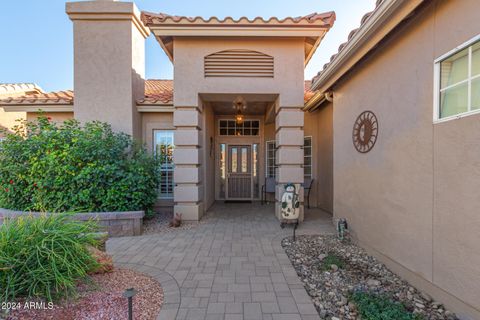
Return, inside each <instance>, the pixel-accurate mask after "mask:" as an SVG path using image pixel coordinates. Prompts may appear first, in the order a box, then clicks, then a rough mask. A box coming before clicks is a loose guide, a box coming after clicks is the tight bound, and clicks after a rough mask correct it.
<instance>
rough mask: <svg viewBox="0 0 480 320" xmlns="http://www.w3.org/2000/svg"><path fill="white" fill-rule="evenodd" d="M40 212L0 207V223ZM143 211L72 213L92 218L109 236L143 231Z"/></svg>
mask: <svg viewBox="0 0 480 320" xmlns="http://www.w3.org/2000/svg"><path fill="white" fill-rule="evenodd" d="M41 214H42V213H41V212H24V211H13V210H8V209H1V208H0V225H1V224H2V223H3V220H4V219H5V218H17V217H19V216H22V215H34V216H38V215H41ZM144 216H145V212H143V211H125V212H91V213H77V214H74V215H72V218H73V219H76V220H80V221H87V220H90V219H94V220H96V221H97V222H98V224H99V225H100V226H101V227H102V229H103V230H104V231H106V232H108V235H109V236H110V237H122V236H138V235H141V234H142V231H143V217H144Z"/></svg>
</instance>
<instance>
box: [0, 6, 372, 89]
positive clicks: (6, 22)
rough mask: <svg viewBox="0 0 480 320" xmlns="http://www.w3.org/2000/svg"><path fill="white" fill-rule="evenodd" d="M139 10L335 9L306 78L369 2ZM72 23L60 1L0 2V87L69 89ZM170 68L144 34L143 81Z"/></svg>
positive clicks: (295, 12)
mask: <svg viewBox="0 0 480 320" xmlns="http://www.w3.org/2000/svg"><path fill="white" fill-rule="evenodd" d="M135 3H136V4H137V6H138V7H139V9H140V10H145V11H151V12H165V13H169V14H176V15H187V16H203V17H210V16H217V17H225V16H232V17H234V18H238V17H241V16H247V17H249V18H254V17H256V16H262V17H271V16H276V17H279V18H283V17H287V16H293V17H295V16H300V15H306V14H309V13H312V12H325V11H332V10H333V11H335V12H336V14H337V21H336V22H335V25H334V26H333V29H331V30H330V32H329V33H328V34H327V36H326V37H325V39H324V41H323V42H322V44H321V45H320V47H319V49H318V50H317V52H316V53H315V55H314V57H313V58H312V60H311V61H310V63H309V65H308V66H307V68H306V69H305V79H310V78H312V77H313V76H314V75H315V74H316V73H317V72H318V71H319V70H320V69H321V68H322V67H323V65H324V64H325V63H326V62H327V61H329V59H330V56H331V55H332V54H334V53H335V52H337V48H338V46H339V45H340V44H341V43H342V42H344V41H345V40H346V39H347V36H348V33H349V32H350V31H351V30H352V29H354V28H356V27H358V25H359V24H360V19H361V17H362V16H363V15H364V14H365V13H366V12H368V11H371V10H372V9H373V8H374V6H375V0H241V1H238V0H237V1H231V0H203V1H200V0H136V1H135ZM72 37H73V35H72V23H71V22H70V20H69V19H68V17H67V15H66V14H65V1H64V0H15V1H11V0H1V1H0V83H12V82H35V83H37V84H38V85H39V86H40V87H42V88H43V89H44V90H47V91H54V90H65V89H72V88H73V39H72ZM172 72H173V67H172V64H171V63H170V61H169V60H168V58H167V57H166V55H165V54H164V52H163V51H162V49H161V48H160V46H159V44H158V43H157V42H156V41H155V39H154V38H153V37H152V36H150V37H149V38H148V39H147V43H146V78H147V79H153V78H156V79H171V78H172Z"/></svg>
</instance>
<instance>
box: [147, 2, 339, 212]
mask: <svg viewBox="0 0 480 320" xmlns="http://www.w3.org/2000/svg"><path fill="white" fill-rule="evenodd" d="M142 20H143V22H144V23H145V24H146V25H147V26H148V27H149V29H150V30H151V31H152V33H153V34H154V35H155V37H156V38H157V40H158V41H159V42H160V44H161V46H162V48H163V49H164V51H165V53H166V54H167V55H168V56H169V57H170V59H171V60H172V62H174V64H175V66H174V99H173V100H174V101H173V102H174V103H173V104H174V108H175V111H174V115H173V125H174V127H175V137H174V140H175V151H174V157H173V158H174V164H175V172H174V181H175V189H174V203H175V207H174V211H175V212H176V213H181V214H182V215H183V218H184V219H186V220H199V219H200V218H201V216H202V215H203V214H204V213H205V212H206V211H207V210H208V208H210V207H211V206H212V205H213V204H214V203H215V200H220V199H221V200H248V199H250V200H255V199H259V198H260V190H261V186H262V185H263V184H264V182H265V179H264V178H265V177H266V173H265V172H267V170H266V168H265V166H266V161H265V157H264V155H265V146H266V141H267V140H266V138H268V139H269V141H273V142H274V143H273V144H270V145H274V146H275V149H274V152H275V155H276V161H275V163H274V164H272V167H271V168H269V171H268V172H274V173H275V176H274V178H275V184H276V188H275V202H276V206H275V212H276V214H277V217H278V216H279V215H280V202H279V201H280V199H281V197H282V194H283V192H284V186H285V184H287V183H294V184H295V185H296V190H298V192H299V198H300V199H301V202H302V203H301V205H300V212H301V213H300V217H301V219H303V186H302V184H303V182H304V170H303V161H304V155H303V144H304V131H303V128H304V113H303V111H302V108H303V105H304V69H305V65H306V64H307V63H308V61H309V60H310V58H311V57H312V55H313V53H314V52H315V50H316V48H317V47H318V45H319V44H320V41H321V40H322V38H323V37H324V35H325V33H326V32H327V31H328V30H329V29H330V27H331V26H332V24H333V22H334V20H335V15H334V13H332V12H328V13H324V14H317V13H314V14H310V15H307V16H303V17H298V18H286V19H282V20H279V19H269V20H264V19H261V18H256V19H254V20H248V19H245V18H241V19H239V20H234V19H232V18H227V19H224V20H219V19H217V18H211V19H208V20H205V19H202V18H198V17H197V18H195V19H191V18H188V17H172V16H169V15H166V14H152V13H145V12H144V13H143V16H142ZM237 96H241V97H242V99H244V100H245V102H246V106H247V107H246V109H245V110H243V109H242V110H241V111H242V113H243V114H242V115H243V116H244V118H243V119H242V120H241V121H238V119H237V113H236V112H235V110H233V111H234V112H233V113H232V102H233V101H235V100H236V98H237ZM222 108H223V109H224V110H220V109H222ZM225 108H226V109H225ZM227 109H228V110H230V112H224V111H226V110H227ZM257 123H258V127H254V126H253V125H254V124H257ZM231 124H233V125H231ZM247 124H249V125H250V126H247ZM218 150H223V151H218ZM221 152H224V155H223V157H222V156H221ZM255 153H256V154H257V157H255ZM222 161H223V163H221V162H222ZM272 214H273V212H272Z"/></svg>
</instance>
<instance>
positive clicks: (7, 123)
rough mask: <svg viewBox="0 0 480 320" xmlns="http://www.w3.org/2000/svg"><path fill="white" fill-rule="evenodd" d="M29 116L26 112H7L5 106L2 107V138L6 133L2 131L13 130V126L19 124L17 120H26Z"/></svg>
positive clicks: (0, 126) (0, 128)
mask: <svg viewBox="0 0 480 320" xmlns="http://www.w3.org/2000/svg"><path fill="white" fill-rule="evenodd" d="M26 118H27V116H26V113H25V112H5V111H4V110H3V108H0V138H2V137H4V136H5V134H4V133H3V132H2V131H3V130H6V131H7V132H12V128H13V127H14V126H16V125H18V124H19V122H18V121H17V120H25V119H26Z"/></svg>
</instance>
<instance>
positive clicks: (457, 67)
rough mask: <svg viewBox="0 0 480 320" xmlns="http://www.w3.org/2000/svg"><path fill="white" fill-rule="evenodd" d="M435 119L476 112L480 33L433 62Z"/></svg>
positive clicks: (479, 100)
mask: <svg viewBox="0 0 480 320" xmlns="http://www.w3.org/2000/svg"><path fill="white" fill-rule="evenodd" d="M435 82H436V89H435V91H436V92H435V95H436V96H435V119H436V120H443V119H449V118H455V117H457V116H462V115H467V114H471V113H476V112H480V35H479V36H477V37H476V38H475V39H472V40H471V41H469V42H467V43H466V44H464V45H463V46H461V47H459V48H457V49H456V50H455V51H453V52H450V53H448V54H446V55H445V56H443V57H441V58H439V59H438V60H436V62H435Z"/></svg>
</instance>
